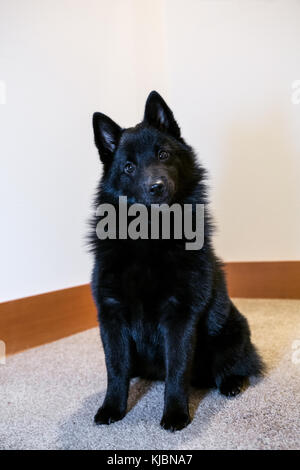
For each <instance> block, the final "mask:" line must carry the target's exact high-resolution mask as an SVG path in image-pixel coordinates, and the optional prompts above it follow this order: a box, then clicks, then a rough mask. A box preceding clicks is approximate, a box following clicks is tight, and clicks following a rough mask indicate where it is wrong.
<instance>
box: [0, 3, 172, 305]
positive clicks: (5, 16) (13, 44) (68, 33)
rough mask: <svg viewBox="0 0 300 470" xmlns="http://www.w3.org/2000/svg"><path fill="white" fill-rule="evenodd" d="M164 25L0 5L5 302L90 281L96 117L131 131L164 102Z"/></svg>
mask: <svg viewBox="0 0 300 470" xmlns="http://www.w3.org/2000/svg"><path fill="white" fill-rule="evenodd" d="M161 15H162V10H161V4H160V2H159V1H153V0H149V1H148V0H147V1H143V5H142V6H141V2H140V1H139V0H113V1H105V0H42V1H40V0H9V1H6V2H5V1H1V6H0V80H5V82H6V88H7V104H5V105H0V158H1V170H0V192H1V197H0V205H1V209H0V210H1V212H0V213H1V232H0V260H1V261H0V299H1V301H4V300H10V299H14V298H19V297H24V296H28V295H33V294H37V293H41V292H46V291H51V290H56V289H62V288H64V287H69V286H74V285H79V284H83V283H86V282H88V281H89V277H90V269H91V260H90V257H89V256H88V255H87V253H86V249H85V247H84V237H85V235H86V231H87V225H86V221H87V219H88V216H89V210H90V203H91V200H92V193H93V190H94V188H95V183H96V180H97V179H98V177H99V175H100V163H99V161H98V156H97V152H96V149H95V147H94V144H93V136H92V127H91V117H92V113H93V112H94V111H96V110H97V111H102V112H105V113H107V114H109V115H110V116H112V117H113V118H114V119H115V120H117V121H118V122H120V124H122V125H124V126H126V125H127V126H129V125H132V124H135V123H136V122H137V121H138V120H139V119H140V118H141V117H142V114H143V106H144V101H145V99H146V96H147V93H148V92H149V90H151V89H152V88H157V89H158V90H160V91H161V93H165V92H166V90H165V84H164V76H165V74H164V71H163V60H162V58H163V56H162V54H161V44H162V43H163V37H162V22H161Z"/></svg>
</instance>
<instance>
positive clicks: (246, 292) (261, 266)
mask: <svg viewBox="0 0 300 470" xmlns="http://www.w3.org/2000/svg"><path fill="white" fill-rule="evenodd" d="M225 272H226V278H227V284H228V290H229V294H230V296H231V297H246V298H247V297H248V298H258V299H259V298H260V299H300V261H260V262H237V263H226V264H225Z"/></svg>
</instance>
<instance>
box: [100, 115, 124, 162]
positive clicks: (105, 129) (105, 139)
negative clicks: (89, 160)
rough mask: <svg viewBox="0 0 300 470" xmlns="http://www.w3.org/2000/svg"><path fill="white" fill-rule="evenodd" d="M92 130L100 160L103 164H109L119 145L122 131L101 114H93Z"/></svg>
mask: <svg viewBox="0 0 300 470" xmlns="http://www.w3.org/2000/svg"><path fill="white" fill-rule="evenodd" d="M93 128H94V137H95V144H96V147H97V149H98V151H99V155H100V159H101V161H102V162H103V163H109V162H110V161H112V157H113V154H114V152H115V150H116V148H117V145H118V143H119V140H120V137H121V132H122V129H121V127H120V126H118V124H116V123H115V122H114V121H113V120H112V119H110V118H109V117H108V116H106V115H105V114H102V113H94V114H93Z"/></svg>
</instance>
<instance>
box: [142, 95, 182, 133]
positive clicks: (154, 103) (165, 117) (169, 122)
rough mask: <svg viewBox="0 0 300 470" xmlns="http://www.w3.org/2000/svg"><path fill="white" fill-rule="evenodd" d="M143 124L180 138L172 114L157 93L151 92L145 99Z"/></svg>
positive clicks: (178, 129)
mask: <svg viewBox="0 0 300 470" xmlns="http://www.w3.org/2000/svg"><path fill="white" fill-rule="evenodd" d="M144 122H146V123H147V124H149V125H150V126H153V127H155V128H156V129H159V130H161V131H163V132H167V133H169V134H170V135H172V136H173V137H175V138H176V139H179V138H180V128H179V126H178V124H177V122H176V121H175V118H174V116H173V113H172V111H171V109H170V108H169V106H168V105H167V103H166V102H165V101H164V100H163V98H162V97H161V96H160V94H159V93H157V91H151V93H150V95H149V96H148V98H147V101H146V106H145V114H144Z"/></svg>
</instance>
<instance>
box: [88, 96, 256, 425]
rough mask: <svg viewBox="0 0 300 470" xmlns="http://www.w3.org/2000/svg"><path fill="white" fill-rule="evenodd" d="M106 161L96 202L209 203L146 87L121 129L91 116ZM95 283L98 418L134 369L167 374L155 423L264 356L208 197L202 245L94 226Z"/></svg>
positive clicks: (238, 383) (177, 419) (184, 418)
mask: <svg viewBox="0 0 300 470" xmlns="http://www.w3.org/2000/svg"><path fill="white" fill-rule="evenodd" d="M93 126H94V135H95V143H96V146H97V148H98V150H99V154H100V158H101V161H102V163H103V165H104V171H103V176H102V179H101V181H100V185H99V188H98V191H97V195H96V201H95V205H96V206H98V205H99V204H103V203H110V204H113V205H114V206H115V207H116V208H117V207H118V198H119V196H127V198H128V203H129V205H130V204H132V203H134V202H138V203H143V204H144V205H146V206H147V207H150V205H151V204H153V203H156V204H161V203H168V204H173V203H178V204H180V205H181V206H182V205H183V204H192V205H193V207H194V206H195V205H196V204H206V194H205V171H204V170H203V168H201V166H200V165H199V163H198V161H197V159H196V157H195V154H194V153H193V150H192V149H191V147H189V146H188V145H187V144H186V143H185V141H184V140H183V138H182V137H181V135H180V129H179V127H178V124H177V122H176V121H175V119H174V116H173V113H172V111H171V110H170V109H169V107H168V106H167V105H166V103H165V102H164V100H163V99H162V98H161V96H160V95H159V94H158V93H157V92H154V91H153V92H152V93H150V95H149V97H148V99H147V102H146V107H145V114H144V119H143V121H142V122H141V123H140V124H138V125H137V126H136V127H134V128H129V129H122V128H120V127H119V126H118V125H117V124H116V123H115V122H113V121H112V120H111V119H110V118H108V117H107V116H105V115H103V114H101V113H95V114H94V116H93ZM98 220H99V218H95V219H94V220H93V234H92V250H93V252H94V256H95V265H94V270H93V276H92V292H93V297H94V299H95V303H96V306H97V309H98V314H99V322H100V329H101V338H102V342H103V346H104V351H105V358H106V367H107V392H106V397H105V400H104V403H103V405H102V406H101V408H100V409H99V410H98V412H97V414H96V416H95V422H96V423H97V424H110V423H113V422H114V421H117V420H120V419H122V418H123V417H124V415H125V413H126V407H127V398H128V389H129V382H130V378H131V377H135V376H139V377H144V378H149V379H153V380H164V381H165V404H164V411H163V417H162V420H161V425H162V426H163V427H164V428H165V429H169V430H171V431H175V430H179V429H182V428H184V427H185V426H187V424H188V423H189V422H190V415H189V406H188V391H189V386H190V384H192V385H194V386H199V387H201V386H203V387H214V386H217V387H218V388H219V390H220V392H221V393H223V394H224V395H227V396H233V395H236V394H237V393H239V392H240V391H241V389H242V387H243V385H244V383H245V381H246V379H247V378H248V377H249V376H251V375H259V374H261V372H262V369H263V363H262V361H261V359H260V357H259V355H258V354H257V352H256V350H255V347H254V346H253V344H252V343H251V341H250V330H249V327H248V323H247V320H246V319H245V318H244V317H243V316H242V315H241V314H240V313H239V311H238V310H237V308H236V307H235V306H234V305H233V303H232V302H231V300H230V299H229V297H228V293H227V289H226V282H225V279H224V274H223V270H222V264H221V262H220V261H219V260H218V258H217V257H216V256H215V254H214V250H213V248H212V245H211V233H212V228H211V223H210V219H209V215H208V214H207V206H205V230H204V244H203V247H202V249H200V250H186V249H185V242H186V240H185V239H184V237H183V238H182V240H178V239H174V237H172V236H171V237H170V239H169V240H165V239H158V240H157V239H156V240H154V239H148V240H141V239H139V240H132V239H120V238H118V237H117V239H106V240H103V239H102V240H100V239H98V237H97V235H96V230H95V229H96V224H97V222H98Z"/></svg>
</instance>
